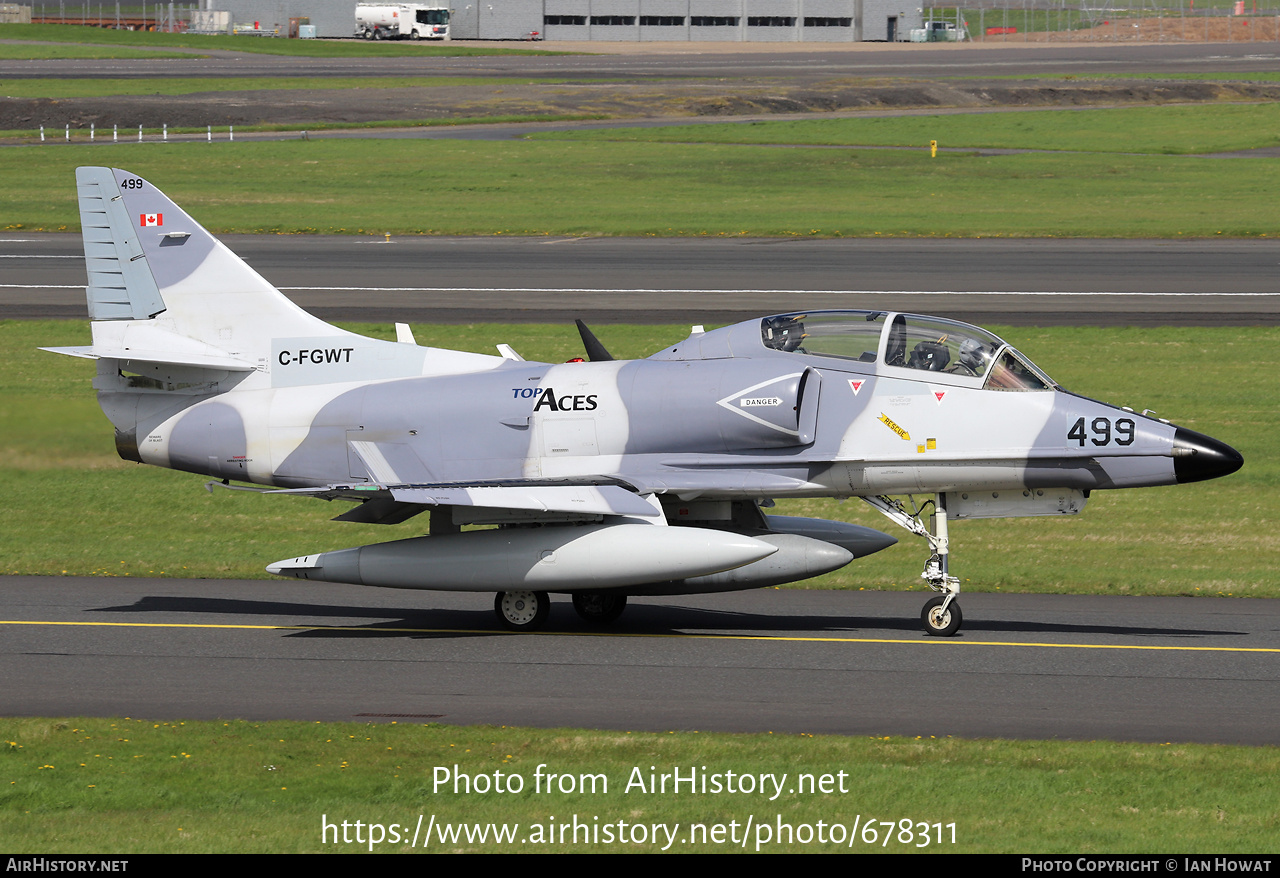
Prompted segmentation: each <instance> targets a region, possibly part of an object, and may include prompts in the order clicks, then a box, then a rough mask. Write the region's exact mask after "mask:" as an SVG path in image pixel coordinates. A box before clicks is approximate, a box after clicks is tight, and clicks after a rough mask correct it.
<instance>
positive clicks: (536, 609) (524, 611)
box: [493, 591, 551, 631]
mask: <svg viewBox="0 0 1280 878" xmlns="http://www.w3.org/2000/svg"><path fill="white" fill-rule="evenodd" d="M493 611H494V612H495V613H497V614H498V622H499V623H500V624H501V625H502V627H504V628H506V629H507V630H509V631H537V630H538V629H539V628H541V627H542V626H543V625H544V624H546V621H547V616H548V615H549V614H550V613H551V599H550V598H549V597H547V593H546V592H545V591H500V592H498V594H497V596H496V597H495V598H494V599H493Z"/></svg>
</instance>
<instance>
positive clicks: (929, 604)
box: [920, 595, 964, 637]
mask: <svg viewBox="0 0 1280 878" xmlns="http://www.w3.org/2000/svg"><path fill="white" fill-rule="evenodd" d="M945 601H946V597H945V596H942V595H939V596H938V597H932V598H929V600H927V601H925V604H924V609H923V610H921V611H920V621H921V622H922V623H923V624H924V633H925V634H929V635H931V636H933V637H951V636H952V635H954V634H955V633H956V632H957V631H959V630H960V623H961V622H963V621H964V616H962V615H961V614H960V603H959V602H958V601H952V602H951V606H949V607H947V611H946V612H945V613H944V612H942V604H943V603H944V602H945Z"/></svg>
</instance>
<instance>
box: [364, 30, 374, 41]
mask: <svg viewBox="0 0 1280 878" xmlns="http://www.w3.org/2000/svg"><path fill="white" fill-rule="evenodd" d="M362 36H364V38H365V39H366V40H371V39H373V31H371V30H369V29H368V28H366V29H365V32H364V34H363V35H362Z"/></svg>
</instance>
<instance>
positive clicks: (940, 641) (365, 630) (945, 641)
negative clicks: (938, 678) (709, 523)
mask: <svg viewBox="0 0 1280 878" xmlns="http://www.w3.org/2000/svg"><path fill="white" fill-rule="evenodd" d="M2 625H50V626H57V625H67V626H81V627H99V628H201V629H219V628H221V629H239V630H245V631H335V632H337V631H349V632H352V633H359V634H454V635H457V634H512V633H515V632H511V631H506V630H503V629H500V628H375V627H369V626H343V625H227V624H214V623H203V622H51V621H25V620H0V626H2ZM528 633H530V634H538V635H541V636H544V637H545V636H552V637H681V638H685V639H702V640H762V641H778V642H785V643H890V644H905V645H917V644H923V645H930V646H935V645H936V646H945V645H951V646H1014V647H1038V648H1040V649H1135V650H1146V651H1164V652H1263V653H1266V652H1273V653H1280V647H1275V648H1271V647H1252V646H1157V645H1153V644H1127V643H1045V642H1042V641H1018V640H965V639H962V638H957V637H927V636H924V635H921V636H920V638H912V639H905V638H890V637H791V636H787V635H781V634H697V633H694V634H689V633H679V632H677V633H674V634H629V633H626V632H620V631H536V632H528Z"/></svg>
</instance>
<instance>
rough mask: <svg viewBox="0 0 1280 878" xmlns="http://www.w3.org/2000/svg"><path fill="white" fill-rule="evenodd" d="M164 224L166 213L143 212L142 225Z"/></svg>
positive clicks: (144, 226)
mask: <svg viewBox="0 0 1280 878" xmlns="http://www.w3.org/2000/svg"><path fill="white" fill-rule="evenodd" d="M162 225H164V214H162V213H144V214H142V227H143V228H144V229H145V228H146V227H147V226H162Z"/></svg>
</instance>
